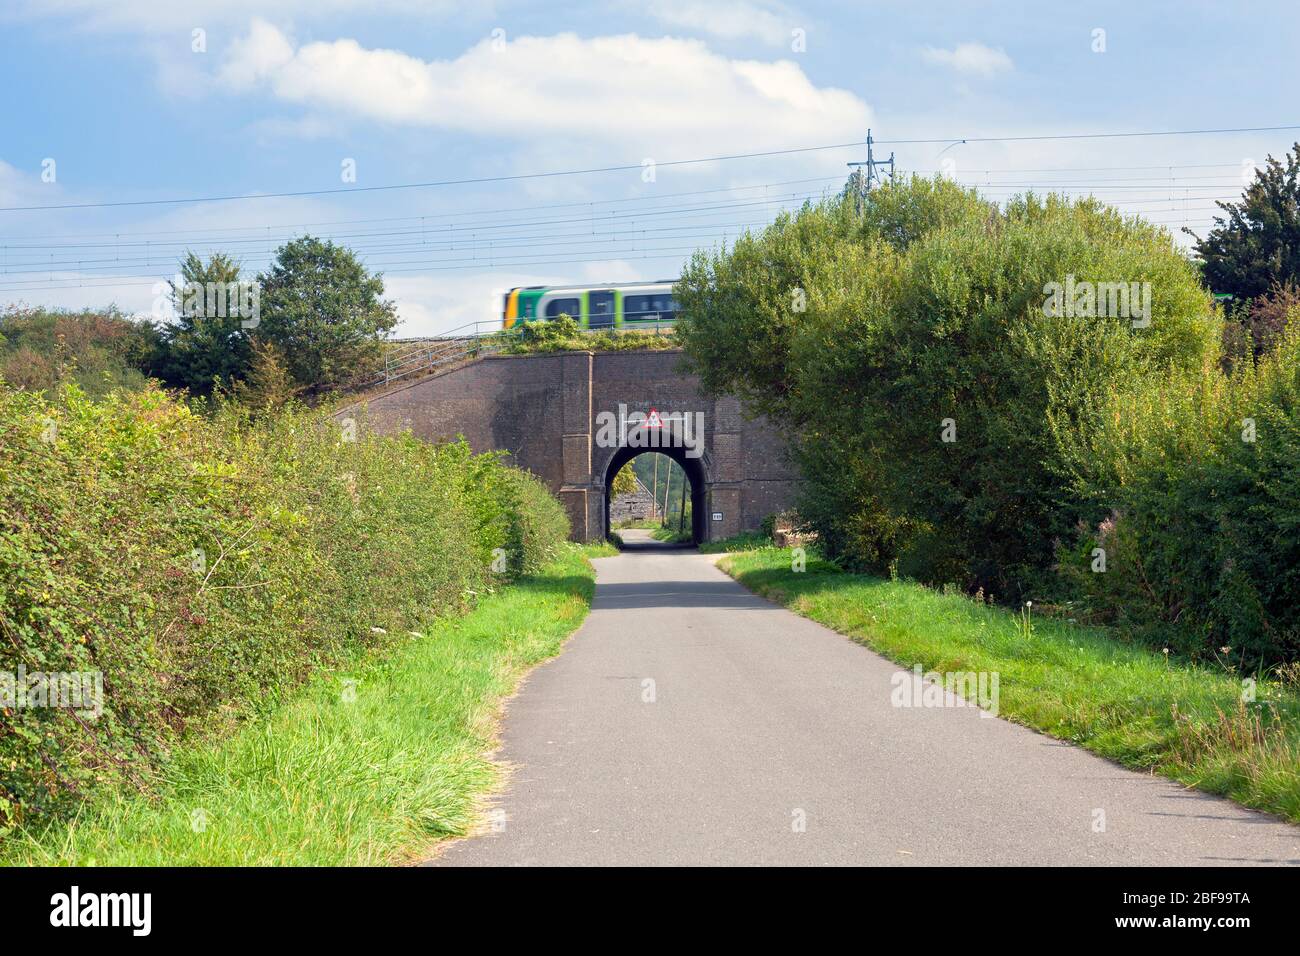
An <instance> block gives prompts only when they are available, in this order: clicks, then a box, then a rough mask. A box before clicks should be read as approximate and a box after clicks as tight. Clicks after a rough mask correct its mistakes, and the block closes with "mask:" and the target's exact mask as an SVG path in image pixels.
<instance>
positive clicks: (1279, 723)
mask: <svg viewBox="0 0 1300 956" xmlns="http://www.w3.org/2000/svg"><path fill="white" fill-rule="evenodd" d="M791 563H792V562H791V554H790V551H789V550H783V549H777V548H770V547H769V548H765V549H760V550H754V551H746V552H742V553H736V554H730V555H728V556H726V557H724V558H722V559H721V560H720V561H719V562H718V566H719V567H720V568H722V569H723V570H724V571H726V572H727V573H729V574H731V575H732V576H733V577H735V578H736V579H737V580H738V581H739V582H740V583H741V584H743V585H745V586H746V587H748V588H750V589H751V590H753V591H755V592H757V593H758V594H761V595H763V596H764V597H767V598H769V599H771V600H773V601H777V602H779V603H781V604H784V605H785V606H786V607H788V608H790V609H791V610H792V611H795V612H797V613H799V614H801V615H803V616H804V617H808V618H811V619H812V620H814V621H817V622H819V623H821V624H825V625H826V626H827V627H831V628H834V629H835V630H837V631H839V632H840V633H842V634H846V635H848V636H849V637H851V638H853V639H854V640H856V641H859V642H861V643H863V644H865V645H867V646H869V647H871V648H872V649H874V650H876V651H879V652H880V653H881V654H884V655H885V656H886V657H888V658H890V659H891V660H894V661H896V662H898V663H899V664H901V665H903V666H905V667H912V666H914V665H915V664H918V663H919V664H920V665H921V666H922V668H924V669H925V670H926V671H938V672H940V673H948V672H954V671H985V672H989V673H992V672H997V673H998V674H999V678H998V679H999V683H1000V700H999V711H1000V716H1002V717H1005V718H1007V719H1009V720H1013V721H1015V722H1017V723H1020V724H1023V725H1025V726H1028V727H1033V728H1035V729H1037V730H1040V731H1043V732H1044V733H1047V734H1050V735H1051V736H1053V737H1057V738H1060V739H1062V740H1069V741H1072V742H1074V743H1077V744H1079V745H1081V746H1083V747H1086V748H1088V749H1089V750H1091V751H1093V752H1094V753H1097V754H1100V755H1101V756H1103V757H1107V758H1110V759H1112V760H1115V761H1117V762H1119V763H1122V764H1124V765H1125V766H1127V767H1131V768H1133V769H1140V770H1148V771H1152V772H1156V773H1161V774H1164V775H1165V776H1168V777H1171V778H1173V779H1175V780H1178V781H1179V782H1181V783H1184V784H1187V785H1189V786H1194V787H1198V788H1200V789H1202V790H1206V791H1209V792H1211V793H1217V794H1222V795H1224V796H1227V797H1230V798H1232V799H1233V800H1236V801H1237V802H1239V803H1242V804H1244V805H1246V806H1249V807H1254V808H1256V809H1260V810H1267V811H1270V812H1273V813H1276V814H1279V815H1280V816H1283V817H1286V818H1287V819H1290V820H1291V821H1293V822H1300V720H1298V718H1300V692H1298V691H1297V690H1296V688H1295V687H1294V686H1293V685H1287V684H1282V683H1279V682H1276V681H1273V680H1265V679H1257V680H1256V683H1255V685H1254V694H1253V696H1254V700H1253V701H1248V700H1246V699H1245V698H1246V697H1248V696H1251V695H1250V694H1248V693H1244V691H1246V690H1248V687H1249V685H1247V684H1245V683H1244V680H1243V678H1242V676H1241V675H1239V674H1236V673H1234V672H1231V671H1229V670H1228V669H1227V668H1226V667H1225V668H1223V669H1212V668H1207V667H1198V666H1195V665H1192V664H1189V663H1183V662H1180V661H1178V660H1177V659H1172V660H1171V659H1170V658H1169V656H1167V655H1164V654H1161V653H1159V652H1154V651H1152V650H1149V649H1147V648H1145V647H1141V646H1137V645H1134V644H1130V643H1127V642H1126V641H1124V640H1123V636H1122V634H1120V633H1119V632H1117V631H1115V630H1112V629H1107V628H1098V627H1083V626H1079V625H1076V624H1073V623H1070V622H1068V621H1064V620H1058V619H1052V618H1043V617H1041V616H1034V615H1033V614H1032V608H1027V609H1025V610H1022V611H1021V613H1019V614H1017V613H1015V612H1013V611H1010V610H1007V609H1005V608H1000V607H990V606H988V605H984V604H981V603H979V602H977V601H975V600H973V599H971V598H969V597H967V596H965V595H961V594H944V593H939V592H937V591H934V590H931V589H929V588H926V587H922V586H921V585H919V584H915V583H912V582H909V581H890V580H882V579H879V578H872V577H867V576H865V575H857V574H847V573H844V572H841V571H840V570H839V569H838V568H836V567H835V566H834V565H831V564H829V563H827V562H825V561H820V560H817V559H814V558H812V557H810V558H809V559H808V562H807V569H806V570H805V571H803V572H794V571H792V570H791Z"/></svg>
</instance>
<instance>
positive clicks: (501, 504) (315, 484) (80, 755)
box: [0, 384, 568, 828]
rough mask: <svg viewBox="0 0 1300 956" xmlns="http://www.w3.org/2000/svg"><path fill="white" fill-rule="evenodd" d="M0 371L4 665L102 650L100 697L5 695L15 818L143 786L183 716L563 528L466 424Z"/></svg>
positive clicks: (96, 663) (0, 770)
mask: <svg viewBox="0 0 1300 956" xmlns="http://www.w3.org/2000/svg"><path fill="white" fill-rule="evenodd" d="M198 408H199V411H195V410H193V409H192V408H190V407H188V406H186V405H184V404H182V403H180V402H178V401H176V400H175V399H173V398H171V397H169V396H168V395H166V394H164V393H161V392H158V391H155V390H147V391H142V392H139V393H135V394H124V393H114V394H112V395H110V396H109V397H107V398H106V399H104V400H103V401H100V402H94V401H91V400H89V399H88V398H87V397H86V396H85V395H84V394H83V393H82V392H81V391H80V390H79V389H77V388H76V387H68V388H67V389H66V390H65V392H64V393H63V395H62V396H61V399H60V400H59V401H58V402H57V403H55V402H51V401H49V400H47V399H45V398H42V397H40V396H38V395H36V394H33V393H30V392H24V391H16V390H13V389H11V388H8V387H6V386H4V385H3V384H0V634H3V641H0V672H10V673H13V672H14V671H16V669H17V667H18V665H19V664H22V665H23V666H24V667H25V668H26V669H27V670H28V671H29V672H34V671H42V672H69V671H75V672H102V675H103V691H104V709H103V713H102V716H100V717H99V718H98V719H97V720H90V719H87V718H85V717H84V716H79V715H77V714H76V713H74V712H72V711H71V710H68V709H64V708H52V707H39V708H38V707H32V708H16V709H8V710H0V724H2V725H3V726H2V728H0V730H2V732H0V828H3V826H4V825H5V824H6V822H9V823H12V822H14V821H17V820H26V821H28V822H34V821H40V820H42V819H45V818H49V817H51V816H52V815H55V814H58V813H60V812H62V811H65V810H68V809H70V808H71V807H73V806H75V804H76V802H77V801H78V799H80V798H84V797H86V796H87V795H89V794H90V793H91V791H92V790H95V789H98V788H101V787H104V786H107V785H114V784H127V785H132V786H136V787H141V788H148V787H149V781H150V779H151V778H152V776H153V774H155V773H156V772H157V771H158V770H159V768H161V767H162V766H163V764H164V762H165V758H166V755H167V753H168V752H169V750H170V749H171V748H172V746H173V745H174V744H175V743H176V741H177V740H178V739H179V738H181V737H182V736H183V735H186V734H205V733H215V732H219V731H222V730H224V729H226V728H228V727H229V726H230V725H231V724H232V723H233V722H235V721H238V720H240V719H242V718H244V717H247V716H249V715H252V714H255V713H256V712H258V711H259V710H261V709H263V708H265V707H267V706H269V705H270V704H272V703H273V702H274V701H275V700H276V699H277V698H278V697H279V696H280V695H281V694H282V693H283V692H284V691H286V690H288V689H291V688H293V687H295V686H297V685H299V684H300V683H301V682H302V681H303V680H304V679H305V678H306V676H307V675H308V674H309V673H310V672H311V671H312V670H313V669H315V668H320V667H327V666H330V665H331V664H332V663H335V662H338V661H341V660H343V659H344V658H345V657H347V656H349V655H352V654H355V653H357V652H358V651H361V650H364V649H367V648H374V647H379V646H382V645H383V644H385V643H386V642H390V641H394V640H397V639H399V637H400V635H404V634H406V633H407V631H408V630H410V629H412V628H418V627H421V626H422V625H424V624H426V623H428V622H430V621H431V620H433V619H434V618H436V617H439V616H442V615H448V614H455V613H459V612H460V611H462V610H463V609H464V608H465V607H466V606H467V605H468V603H469V602H470V601H472V599H473V596H474V594H476V593H482V592H483V591H484V590H486V589H488V588H490V587H491V586H492V585H493V582H494V581H495V580H498V577H497V575H495V574H494V573H493V570H492V564H493V561H494V558H495V557H496V556H497V552H496V551H495V550H494V549H497V548H504V549H506V551H507V552H508V553H509V554H510V555H512V558H511V560H509V561H508V562H507V569H508V572H509V573H510V574H512V575H517V574H523V573H527V572H528V571H530V570H532V569H535V568H536V567H538V566H539V564H540V563H542V562H543V561H545V560H546V558H547V556H548V555H550V554H553V553H554V551H555V549H556V548H557V547H558V546H559V543H560V542H561V541H562V540H563V538H564V536H565V534H566V533H567V530H568V529H567V523H566V521H565V519H564V515H563V512H562V511H561V509H560V507H559V505H558V504H557V503H556V502H555V501H554V500H553V499H551V498H550V496H549V495H547V494H546V492H545V489H544V488H543V487H542V486H541V485H540V484H539V483H538V482H537V481H536V480H535V479H533V478H531V477H530V476H527V475H523V474H521V473H519V472H518V471H516V470H514V469H511V468H508V467H506V466H505V465H504V464H503V463H502V461H501V459H500V458H499V457H498V456H495V455H487V456H482V455H480V456H476V455H474V454H472V453H471V452H470V450H469V448H468V447H467V446H466V445H465V444H464V443H453V444H449V445H444V446H440V447H435V446H432V445H428V444H425V443H423V442H420V441H418V440H416V439H414V438H413V437H411V436H409V435H402V436H396V437H381V436H378V435H375V434H373V433H371V432H370V431H368V430H366V429H364V428H362V429H360V430H359V431H358V432H357V433H356V435H355V441H349V440H345V439H347V438H349V437H351V435H350V433H349V432H345V431H343V430H342V429H340V426H339V425H338V424H336V423H334V422H332V421H330V420H328V419H326V418H324V417H322V416H320V415H318V414H313V413H311V412H308V411H306V410H303V409H301V408H298V407H289V408H287V409H285V410H284V411H282V412H281V413H279V414H275V415H263V416H259V417H258V418H256V419H253V418H250V416H249V413H248V412H247V411H244V410H241V409H239V408H238V407H237V406H233V405H230V406H220V407H215V408H213V409H211V410H210V413H209V414H203V413H202V409H203V406H198Z"/></svg>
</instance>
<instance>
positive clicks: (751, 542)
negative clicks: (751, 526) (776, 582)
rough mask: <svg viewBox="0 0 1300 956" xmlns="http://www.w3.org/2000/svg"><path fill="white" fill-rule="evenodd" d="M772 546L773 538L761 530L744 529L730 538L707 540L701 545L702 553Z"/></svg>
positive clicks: (718, 552)
mask: <svg viewBox="0 0 1300 956" xmlns="http://www.w3.org/2000/svg"><path fill="white" fill-rule="evenodd" d="M770 547H772V539H771V538H770V537H768V536H767V535H765V534H763V532H761V531H742V532H741V533H740V534H736V535H732V536H731V537H730V538H719V539H718V540H717V541H705V542H703V543H702V544H701V545H700V553H701V554H725V553H726V552H728V551H754V550H757V549H759V548H770Z"/></svg>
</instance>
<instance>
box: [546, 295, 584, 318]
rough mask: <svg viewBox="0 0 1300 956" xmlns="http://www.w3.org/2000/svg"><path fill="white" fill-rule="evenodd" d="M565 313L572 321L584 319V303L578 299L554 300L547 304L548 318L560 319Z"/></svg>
mask: <svg viewBox="0 0 1300 956" xmlns="http://www.w3.org/2000/svg"><path fill="white" fill-rule="evenodd" d="M561 313H563V314H565V315H567V316H569V317H570V318H572V319H580V318H582V303H581V302H580V301H579V300H578V299H552V300H551V301H550V302H548V303H546V317H547V318H548V319H554V318H558V317H559V315H560V314H561Z"/></svg>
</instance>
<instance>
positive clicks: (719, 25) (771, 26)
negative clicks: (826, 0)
mask: <svg viewBox="0 0 1300 956" xmlns="http://www.w3.org/2000/svg"><path fill="white" fill-rule="evenodd" d="M644 9H645V12H647V13H649V14H650V15H651V16H653V17H655V18H656V19H658V20H659V21H661V22H663V23H666V24H668V25H669V26H673V27H683V28H685V29H688V30H697V31H700V32H703V33H709V34H712V35H713V36H717V37H722V38H723V39H726V40H740V39H747V38H751V37H752V38H754V39H756V40H762V41H763V42H764V43H768V44H771V45H772V46H783V45H785V44H787V43H789V42H790V39H791V36H790V31H791V30H792V29H793V28H794V27H795V26H797V24H796V23H794V22H793V19H794V18H793V17H792V15H791V14H790V13H789V12H788V11H787V10H786V9H785V7H783V6H780V5H778V4H773V3H755V2H752V0H652V2H650V3H648V4H646V6H645V8H644Z"/></svg>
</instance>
